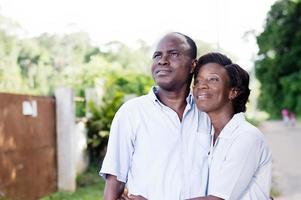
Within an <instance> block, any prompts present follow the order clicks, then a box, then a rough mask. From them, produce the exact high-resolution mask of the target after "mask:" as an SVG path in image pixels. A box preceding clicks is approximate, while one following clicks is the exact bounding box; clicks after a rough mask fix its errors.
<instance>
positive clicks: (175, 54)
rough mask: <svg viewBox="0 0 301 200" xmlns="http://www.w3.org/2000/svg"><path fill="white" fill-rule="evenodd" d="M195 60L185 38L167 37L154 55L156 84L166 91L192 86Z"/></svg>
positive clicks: (176, 35) (177, 35)
mask: <svg viewBox="0 0 301 200" xmlns="http://www.w3.org/2000/svg"><path fill="white" fill-rule="evenodd" d="M193 60H194V59H193V58H192V57H191V56H190V46H189V44H188V43H187V41H186V39H185V37H184V36H182V35H179V34H169V35H167V36H165V37H164V38H163V39H162V40H161V41H160V43H159V44H158V46H157V49H156V51H155V52H154V54H153V64H152V75H153V78H154V80H155V82H156V83H157V85H158V86H159V87H161V88H163V89H165V90H178V89H180V88H182V87H183V86H184V85H187V84H190V83H189V76H190V73H191V72H192V63H193Z"/></svg>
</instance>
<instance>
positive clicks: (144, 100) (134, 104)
mask: <svg viewBox="0 0 301 200" xmlns="http://www.w3.org/2000/svg"><path fill="white" fill-rule="evenodd" d="M149 102H151V100H150V98H149V96H148V95H142V96H138V97H133V98H131V99H128V100H127V101H125V102H124V103H123V104H122V105H121V106H120V108H119V110H118V111H119V112H132V111H134V110H139V109H141V108H143V107H145V106H147V104H148V103H149Z"/></svg>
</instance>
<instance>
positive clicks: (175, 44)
mask: <svg viewBox="0 0 301 200" xmlns="http://www.w3.org/2000/svg"><path fill="white" fill-rule="evenodd" d="M162 48H173V49H181V50H189V48H190V46H189V44H188V42H187V41H186V38H185V37H184V36H182V35H180V34H175V33H174V34H168V35H166V36H164V37H163V38H162V39H161V40H160V42H159V43H158V45H157V48H156V49H157V50H159V49H162Z"/></svg>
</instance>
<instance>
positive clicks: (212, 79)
mask: <svg viewBox="0 0 301 200" xmlns="http://www.w3.org/2000/svg"><path fill="white" fill-rule="evenodd" d="M209 82H210V83H215V82H218V78H216V77H211V78H209Z"/></svg>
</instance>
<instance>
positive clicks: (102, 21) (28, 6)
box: [0, 0, 275, 69]
mask: <svg viewBox="0 0 301 200" xmlns="http://www.w3.org/2000/svg"><path fill="white" fill-rule="evenodd" d="M274 2H275V0H185V1H183V0H182V1H179V0H148V1H146V0H127V1H126V0H26V1H25V0H24V1H22V0H0V15H3V16H5V17H8V18H11V19H13V20H15V21H16V22H18V23H19V24H20V25H21V27H22V28H23V29H24V30H25V36H27V37H32V36H38V35H40V34H42V33H45V32H47V33H56V34H65V33H70V32H75V31H84V32H87V33H88V34H89V35H90V37H91V39H92V42H93V43H95V44H96V45H101V44H105V43H107V42H109V41H113V40H118V41H121V42H124V43H126V44H128V45H129V46H134V45H135V43H136V42H137V41H138V40H139V39H142V40H144V41H146V42H147V44H149V45H154V44H155V43H156V42H157V41H158V40H159V39H160V37H162V36H163V35H164V34H165V33H167V32H170V31H177V32H182V33H184V34H186V35H188V36H190V37H192V38H193V39H198V40H202V41H205V42H207V43H210V44H212V45H213V46H215V47H220V48H222V49H224V50H225V51H226V52H229V53H231V55H234V56H235V57H236V58H237V61H236V62H237V63H238V64H240V65H241V66H242V67H244V68H245V69H251V67H252V66H253V65H252V59H254V56H255V55H256V53H257V51H258V48H257V45H256V42H255V35H257V34H259V33H260V32H262V30H263V27H264V22H265V18H266V15H267V12H268V11H269V9H270V6H271V5H272V4H273V3H274ZM252 30H253V33H251V34H249V35H248V36H247V37H243V36H244V35H245V33H246V32H250V31H252ZM217 50H218V49H217Z"/></svg>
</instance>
